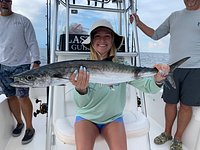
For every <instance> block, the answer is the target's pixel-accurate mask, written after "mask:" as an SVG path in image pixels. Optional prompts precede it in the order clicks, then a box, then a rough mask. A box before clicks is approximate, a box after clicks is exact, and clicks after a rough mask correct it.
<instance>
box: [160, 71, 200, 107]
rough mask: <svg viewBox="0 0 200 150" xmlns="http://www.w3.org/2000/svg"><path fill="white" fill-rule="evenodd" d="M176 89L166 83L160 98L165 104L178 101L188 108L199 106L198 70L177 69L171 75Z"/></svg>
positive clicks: (199, 81) (199, 72)
mask: <svg viewBox="0 0 200 150" xmlns="http://www.w3.org/2000/svg"><path fill="white" fill-rule="evenodd" d="M173 78H174V81H175V84H176V89H174V88H173V87H171V85H170V83H169V82H168V81H167V83H166V84H167V86H164V90H163V96H162V98H163V99H164V101H165V102H166V103H169V104H177V103H178V102H179V101H180V102H181V103H182V104H185V105H188V106H200V87H199V86H200V68H177V69H176V70H175V71H174V73H173Z"/></svg>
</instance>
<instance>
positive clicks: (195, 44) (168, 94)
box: [130, 0, 200, 150]
mask: <svg viewBox="0 0 200 150" xmlns="http://www.w3.org/2000/svg"><path fill="white" fill-rule="evenodd" d="M184 3H185V6H186V8H185V9H183V10H180V11H175V12H173V13H172V14H171V15H170V16H169V17H168V18H167V19H166V20H165V21H164V22H163V23H162V24H161V25H160V26H159V27H158V28H157V29H156V30H154V29H152V28H150V27H149V26H147V25H145V24H144V23H143V22H142V21H141V20H140V19H139V17H138V16H137V15H136V14H133V15H131V17H130V21H131V22H132V21H133V19H134V18H135V21H136V24H137V26H138V27H139V28H140V29H141V30H142V31H143V32H144V33H145V34H146V35H148V36H149V37H151V38H152V39H154V40H159V39H161V38H162V37H164V36H166V35H168V34H170V46H169V63H170V64H171V63H173V62H176V61H177V60H179V59H181V58H184V57H188V56H190V57H191V58H190V59H189V60H188V61H186V62H185V63H184V64H182V65H181V66H180V67H179V68H178V69H176V70H175V72H174V80H175V83H176V87H177V88H176V89H173V88H172V87H171V88H166V87H164V92H163V99H164V101H165V103H166V105H165V131H164V132H163V133H161V134H160V135H159V136H157V137H156V138H155V139H154V143H155V144H164V143H165V142H166V141H168V140H171V139H172V135H171V134H172V133H171V132H172V126H173V124H174V120H175V118H176V117H177V129H176V132H175V135H174V138H173V141H172V144H171V146H170V150H182V141H181V138H182V135H183V133H184V131H185V128H186V127H187V125H188V124H189V122H190V120H191V116H192V106H200V98H199V97H200V92H199V83H200V0H184ZM178 103H180V107H179V110H178V109H177V104H178ZM177 112H178V113H177Z"/></svg>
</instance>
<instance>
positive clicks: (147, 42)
mask: <svg viewBox="0 0 200 150" xmlns="http://www.w3.org/2000/svg"><path fill="white" fill-rule="evenodd" d="M79 1H80V0H79ZM12 8H13V11H14V12H16V13H20V14H22V15H24V16H26V17H28V18H29V19H30V20H31V22H32V23H33V26H34V29H35V32H36V36H37V40H38V43H39V47H40V48H45V47H46V43H47V42H46V17H45V15H46V0H34V1H31V2H30V1H28V0H13V6H12ZM183 8H184V3H183V0H138V2H137V10H138V11H137V13H138V15H139V16H140V19H141V20H142V21H143V22H144V23H146V24H147V25H149V26H150V27H152V28H154V29H156V28H157V27H158V26H159V25H160V24H161V23H162V22H163V21H164V20H165V19H166V18H167V17H168V16H169V15H170V14H171V13H172V12H173V11H176V10H180V9H183ZM63 11H64V10H63ZM63 11H61V12H60V13H59V22H58V23H59V27H58V32H59V33H61V32H62V30H63V26H64V21H61V20H63V19H64V18H65V16H64V15H63ZM98 17H101V18H105V19H109V20H113V21H114V20H115V19H116V18H114V17H112V16H111V15H110V14H106V15H105V14H102V15H99V16H97V15H96V14H95V13H89V14H88V13H87V14H85V17H81V18H80V17H79V18H76V17H75V16H73V15H72V18H74V21H75V22H76V21H77V22H79V23H81V24H84V29H85V30H86V31H88V29H89V26H90V25H91V23H92V21H93V20H95V19H96V18H98ZM86 20H87V21H86ZM138 39H139V48H140V51H141V52H156V53H157V52H158V53H167V52H168V47H169V36H166V37H164V38H163V39H161V40H158V41H154V40H151V39H150V38H149V37H147V36H146V35H144V34H143V33H142V32H141V31H140V30H139V29H138Z"/></svg>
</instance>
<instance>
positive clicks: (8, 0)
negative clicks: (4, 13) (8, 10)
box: [0, 0, 12, 3]
mask: <svg viewBox="0 0 200 150" xmlns="http://www.w3.org/2000/svg"><path fill="white" fill-rule="evenodd" d="M0 2H1V3H2V2H5V3H10V2H12V1H11V0H0Z"/></svg>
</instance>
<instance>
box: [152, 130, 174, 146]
mask: <svg viewBox="0 0 200 150" xmlns="http://www.w3.org/2000/svg"><path fill="white" fill-rule="evenodd" d="M169 140H172V136H171V135H167V134H166V133H165V132H163V133H161V134H160V135H159V136H157V137H155V139H154V143H155V144H157V145H161V144H164V143H165V142H167V141H169Z"/></svg>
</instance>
